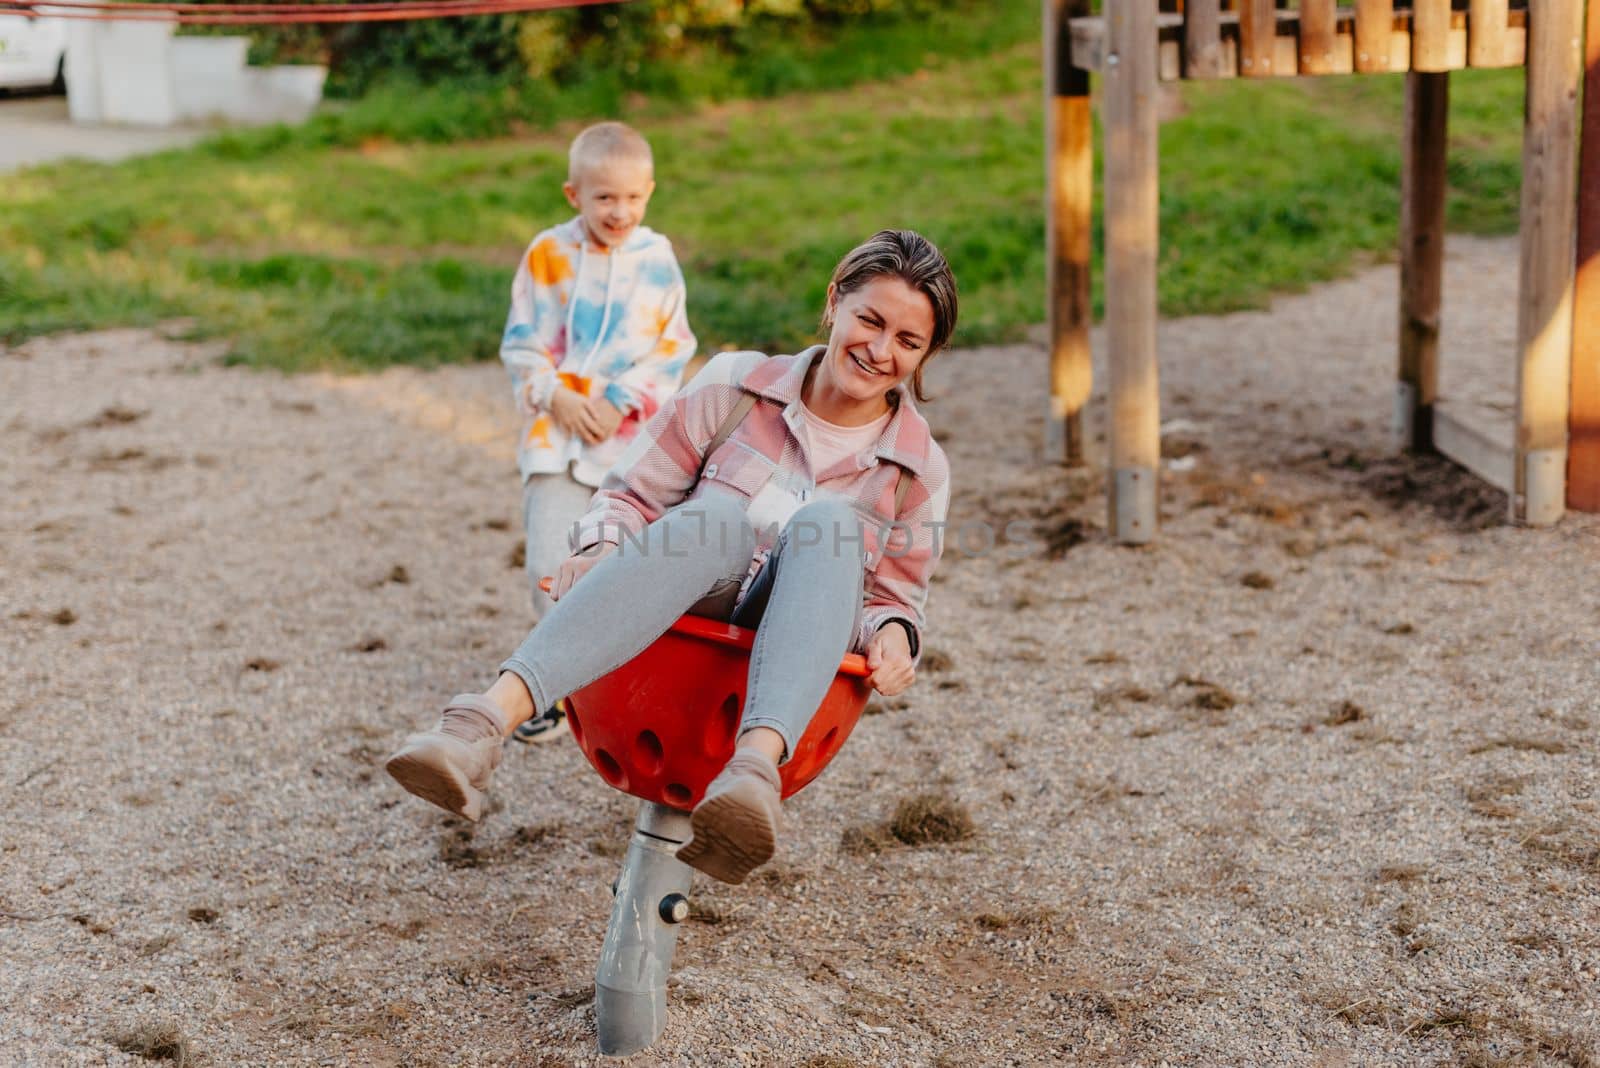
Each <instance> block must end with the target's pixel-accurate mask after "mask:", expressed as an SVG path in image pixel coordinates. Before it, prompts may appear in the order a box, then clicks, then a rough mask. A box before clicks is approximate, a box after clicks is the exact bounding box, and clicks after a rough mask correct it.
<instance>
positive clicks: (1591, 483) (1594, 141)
mask: <svg viewBox="0 0 1600 1068" xmlns="http://www.w3.org/2000/svg"><path fill="white" fill-rule="evenodd" d="M1584 68H1585V70H1586V71H1587V73H1586V74H1585V76H1584V89H1583V131H1582V134H1581V139H1580V141H1579V145H1578V158H1579V169H1578V283H1577V294H1576V297H1575V298H1574V300H1573V324H1572V327H1573V328H1572V413H1571V415H1570V417H1569V420H1568V429H1569V438H1568V442H1567V507H1568V508H1571V509H1573V510H1575V511H1579V512H1600V0H1590V3H1589V25H1588V33H1587V34H1586V36H1585V43H1584Z"/></svg>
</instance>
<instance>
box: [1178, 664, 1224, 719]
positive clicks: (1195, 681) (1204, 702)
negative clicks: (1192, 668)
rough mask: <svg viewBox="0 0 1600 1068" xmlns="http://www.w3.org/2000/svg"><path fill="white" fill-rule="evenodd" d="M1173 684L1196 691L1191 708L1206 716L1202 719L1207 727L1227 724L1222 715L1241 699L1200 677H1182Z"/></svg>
mask: <svg viewBox="0 0 1600 1068" xmlns="http://www.w3.org/2000/svg"><path fill="white" fill-rule="evenodd" d="M1172 684H1173V685H1174V686H1187V687H1189V688H1190V689H1192V690H1193V691H1194V694H1193V695H1192V696H1191V697H1190V698H1189V707H1191V708H1194V709H1197V710H1198V711H1200V712H1202V713H1204V714H1205V715H1204V716H1203V717H1202V718H1203V720H1204V722H1205V723H1206V725H1207V726H1211V727H1220V726H1222V725H1223V724H1224V723H1226V722H1227V720H1226V718H1224V717H1223V715H1222V713H1224V712H1226V711H1228V709H1230V708H1232V707H1233V706H1234V705H1236V704H1238V703H1239V698H1238V697H1236V696H1234V695H1233V694H1232V693H1231V692H1229V691H1228V690H1227V689H1226V688H1225V687H1223V686H1219V685H1218V684H1217V683H1214V682H1212V681H1211V680H1210V679H1204V678H1201V677H1200V676H1198V675H1180V676H1178V677H1177V678H1176V679H1174V680H1173V683H1172Z"/></svg>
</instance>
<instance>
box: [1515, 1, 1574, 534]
mask: <svg viewBox="0 0 1600 1068" xmlns="http://www.w3.org/2000/svg"><path fill="white" fill-rule="evenodd" d="M1582 31H1583V3H1582V0H1539V4H1538V6H1537V7H1536V8H1533V9H1531V10H1530V11H1529V13H1528V89H1527V98H1526V100H1527V103H1526V116H1525V122H1524V126H1523V140H1522V257H1521V271H1520V274H1521V292H1520V296H1519V301H1518V311H1517V349H1518V359H1517V437H1516V470H1515V472H1514V473H1515V476H1516V492H1515V493H1513V494H1512V498H1511V509H1512V515H1513V518H1515V519H1518V520H1522V521H1524V522H1527V523H1530V524H1535V525H1543V524H1547V523H1554V522H1555V521H1556V520H1558V519H1560V518H1561V515H1562V512H1563V511H1564V510H1565V507H1566V493H1565V487H1564V485H1563V484H1562V483H1563V481H1564V478H1565V475H1566V468H1567V462H1566V447H1567V418H1568V415H1569V412H1570V401H1571V397H1570V390H1571V388H1572V289H1573V274H1574V262H1573V260H1574V244H1575V240H1574V236H1575V235H1574V230H1575V228H1576V224H1577V168H1576V166H1575V163H1576V159H1575V157H1576V150H1575V135H1576V133H1577V117H1578V83H1579V78H1580V75H1581V72H1582V54H1583V50H1582V48H1581V39H1582ZM1552 472H1555V474H1554V475H1552Z"/></svg>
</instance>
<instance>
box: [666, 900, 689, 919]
mask: <svg viewBox="0 0 1600 1068" xmlns="http://www.w3.org/2000/svg"><path fill="white" fill-rule="evenodd" d="M660 912H661V918H662V919H663V920H665V921H666V922H667V923H682V922H683V921H684V920H687V919H688V918H689V899H688V898H686V897H684V896H683V895H682V894H668V895H667V896H666V897H664V898H662V899H661V909H660Z"/></svg>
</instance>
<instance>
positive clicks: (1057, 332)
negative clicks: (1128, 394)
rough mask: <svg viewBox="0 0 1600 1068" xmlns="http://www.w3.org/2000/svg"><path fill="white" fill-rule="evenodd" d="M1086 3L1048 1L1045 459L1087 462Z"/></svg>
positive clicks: (1089, 190) (1089, 157)
mask: <svg viewBox="0 0 1600 1068" xmlns="http://www.w3.org/2000/svg"><path fill="white" fill-rule="evenodd" d="M1088 12H1089V0H1044V23H1045V34H1044V40H1045V72H1046V78H1045V98H1046V99H1045V115H1046V122H1047V124H1048V126H1047V131H1046V137H1047V138H1048V144H1047V154H1046V156H1045V159H1046V169H1047V171H1048V173H1047V174H1046V187H1047V189H1048V193H1047V196H1048V204H1049V213H1048V215H1047V218H1046V224H1045V225H1046V232H1047V237H1046V240H1047V242H1048V245H1049V257H1048V260H1047V263H1048V267H1047V270H1048V274H1049V279H1048V300H1049V307H1048V309H1047V312H1048V317H1049V321H1050V411H1049V415H1048V420H1049V421H1048V424H1047V432H1046V435H1045V438H1046V448H1047V450H1048V456H1047V459H1048V460H1050V461H1052V462H1056V461H1059V462H1062V463H1065V464H1067V465H1068V466H1070V467H1077V466H1081V465H1082V464H1083V463H1084V462H1085V449H1084V434H1083V410H1084V407H1085V405H1087V404H1088V402H1089V393H1090V390H1091V389H1092V388H1093V385H1094V368H1093V363H1092V362H1091V358H1090V351H1089V327H1090V325H1091V323H1092V320H1093V314H1094V312H1093V307H1092V305H1091V304H1090V298H1089V282H1090V273H1089V248H1090V237H1091V235H1092V232H1093V230H1092V227H1093V217H1092V213H1093V203H1094V117H1093V114H1092V113H1091V111H1090V105H1089V73H1088V72H1087V71H1085V70H1082V69H1081V68H1078V67H1075V66H1073V64H1072V41H1071V29H1070V26H1071V23H1070V20H1071V19H1072V18H1073V17H1075V16H1078V15H1086V14H1088Z"/></svg>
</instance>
